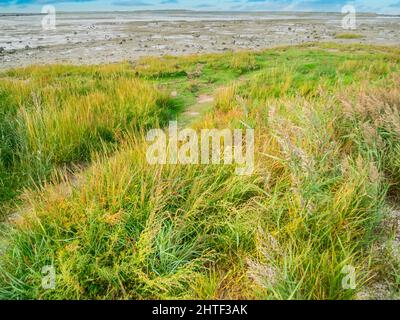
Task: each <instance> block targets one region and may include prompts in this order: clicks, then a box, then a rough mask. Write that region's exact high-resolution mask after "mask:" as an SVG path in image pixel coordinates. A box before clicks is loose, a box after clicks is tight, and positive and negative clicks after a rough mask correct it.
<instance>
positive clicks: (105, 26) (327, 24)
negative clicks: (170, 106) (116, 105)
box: [0, 11, 400, 69]
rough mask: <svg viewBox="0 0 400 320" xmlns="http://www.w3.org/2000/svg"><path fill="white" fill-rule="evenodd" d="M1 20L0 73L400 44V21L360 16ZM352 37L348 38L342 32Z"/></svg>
mask: <svg viewBox="0 0 400 320" xmlns="http://www.w3.org/2000/svg"><path fill="white" fill-rule="evenodd" d="M43 17H44V16H43V15H39V14H38V15H35V14H32V15H2V16H0V68H1V69H8V68H13V67H21V66H27V65H31V64H48V63H73V64H101V63H113V62H119V61H126V60H127V61H134V60H136V59H138V58H140V57H142V56H163V55H186V54H193V53H214V52H224V51H229V50H233V51H238V50H246V49H248V50H257V49H264V48H270V47H274V46H279V45H292V44H301V43H307V42H332V41H334V42H339V43H365V44H384V45H398V44H400V17H399V16H382V15H376V14H358V15H357V16H356V19H357V20H356V29H355V30H344V29H343V27H342V19H343V17H344V15H342V14H340V13H271V12H257V13H249V12H191V11H182V12H180V11H178V12H175V11H172V12H170V11H160V12H157V11H149V12H126V13H121V12H105V13H93V12H92V13H57V14H56V29H55V30H43V28H42V24H41V21H42V19H43ZM349 32H351V33H352V34H353V35H354V37H351V36H350V37H347V38H346V37H345V39H343V38H342V37H341V36H340V35H342V34H346V33H349Z"/></svg>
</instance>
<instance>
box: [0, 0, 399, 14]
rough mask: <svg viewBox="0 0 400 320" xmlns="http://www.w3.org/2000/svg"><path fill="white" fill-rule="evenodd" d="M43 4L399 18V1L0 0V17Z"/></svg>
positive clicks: (62, 7)
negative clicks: (347, 9) (352, 10)
mask: <svg viewBox="0 0 400 320" xmlns="http://www.w3.org/2000/svg"><path fill="white" fill-rule="evenodd" d="M45 4H52V5H54V6H55V7H56V9H57V10H58V11H100V10H118V11H122V10H155V9H191V10H260V11H341V8H342V7H343V6H344V5H345V4H353V5H354V6H355V7H356V9H357V10H358V11H367V12H377V13H388V14H400V0H352V1H351V0H350V1H349V0H347V1H346V0H218V1H216V0H0V13H7V12H40V10H41V7H42V6H43V5H45Z"/></svg>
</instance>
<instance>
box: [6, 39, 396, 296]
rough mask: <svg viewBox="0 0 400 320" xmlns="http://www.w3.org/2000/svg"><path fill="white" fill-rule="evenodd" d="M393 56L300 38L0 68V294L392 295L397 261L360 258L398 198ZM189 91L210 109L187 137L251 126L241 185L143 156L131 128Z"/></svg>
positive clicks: (187, 97)
mask: <svg viewBox="0 0 400 320" xmlns="http://www.w3.org/2000/svg"><path fill="white" fill-rule="evenodd" d="M338 49H339V50H338ZM399 53H400V51H399V49H397V48H385V47H373V46H361V45H351V46H350V45H343V46H339V45H333V44H320V45H316V44H313V45H306V46H299V47H283V48H277V49H271V50H267V51H260V52H241V53H226V54H222V55H202V56H188V57H163V58H144V59H142V60H140V61H138V62H137V63H136V64H134V65H129V64H119V65H112V66H97V67H74V66H52V67H32V68H28V69H19V70H11V71H8V72H6V73H3V74H2V75H1V78H0V96H1V100H0V133H1V134H2V137H5V138H4V139H2V140H1V143H0V150H1V154H0V155H1V162H0V164H1V166H0V169H1V174H0V179H1V180H0V181H1V183H0V188H1V193H0V194H2V195H5V196H3V198H2V199H0V200H1V201H2V203H3V206H4V207H5V208H6V207H7V208H10V211H12V212H16V213H17V215H16V216H15V215H14V219H13V222H12V223H4V224H3V226H2V229H3V234H4V235H3V241H2V242H3V243H4V245H3V253H2V256H1V257H0V297H1V298H3V299H17V298H28V299H171V298H180V299H182V298H192V299H193V298H194V299H355V298H357V296H359V295H360V294H362V293H363V292H364V291H365V290H368V288H370V287H371V286H372V285H373V284H374V283H375V282H377V281H378V282H379V281H385V282H386V283H388V284H389V290H390V293H391V294H392V295H394V296H395V295H396V293H397V292H398V290H399V282H398V279H399V275H400V270H399V266H398V263H397V262H396V260H395V257H394V255H393V254H392V253H391V252H386V254H387V258H385V261H382V259H381V258H378V257H377V255H376V252H374V249H373V248H374V246H375V245H376V244H378V243H380V241H383V240H382V239H383V238H382V236H381V235H380V234H379V232H378V231H377V230H379V228H378V226H379V225H380V223H382V221H385V215H386V212H387V211H388V205H387V199H388V197H389V196H390V197H391V198H392V199H393V198H394V199H396V198H397V195H398V191H399V187H400V184H399V182H400V176H399V175H400V162H399V161H398V159H399V155H400V148H399V147H398V145H399V138H400V130H399V128H400V119H399V116H398V110H399V108H400V92H399V90H398V87H399V84H400V70H399V67H400V59H399ZM171 92H174V94H173V95H171ZM201 94H208V95H210V94H213V95H214V97H215V100H214V103H213V105H212V108H211V110H210V111H208V112H207V113H206V114H205V115H202V116H200V117H199V118H198V119H197V121H194V122H192V123H191V125H192V127H193V128H195V129H199V130H200V129H202V128H227V127H228V128H245V127H248V126H250V127H252V128H254V129H255V133H256V135H255V150H256V156H255V158H256V167H255V172H254V174H253V175H251V176H237V175H235V173H234V168H233V167H231V166H216V165H207V166H203V165H198V166H197V165H196V166H193V165H192V166H185V165H164V166H151V165H149V164H148V163H147V162H146V146H147V144H146V142H145V141H144V134H145V132H146V129H148V128H152V127H157V126H163V125H164V124H165V123H166V121H167V120H168V119H175V118H176V117H177V116H178V115H179V114H180V113H181V112H183V111H184V110H186V109H188V110H195V109H196V108H197V107H196V106H197V97H198V96H199V95H201ZM200 107H201V106H200V105H199V108H200ZM207 109H208V107H207ZM66 168H67V169H66ZM393 232H394V231H393V230H392V231H391V233H390V232H385V237H386V238H390V237H391V235H392V236H393V235H394V234H393ZM390 239H392V238H390ZM45 265H53V266H54V268H55V270H56V288H55V289H54V290H44V289H42V287H41V279H42V276H43V275H42V274H41V270H42V267H43V266H45ZM347 265H351V266H353V267H354V268H355V270H356V276H357V277H356V282H357V287H356V289H354V290H353V289H344V288H343V287H342V279H343V276H344V275H343V274H342V269H343V267H345V266H347Z"/></svg>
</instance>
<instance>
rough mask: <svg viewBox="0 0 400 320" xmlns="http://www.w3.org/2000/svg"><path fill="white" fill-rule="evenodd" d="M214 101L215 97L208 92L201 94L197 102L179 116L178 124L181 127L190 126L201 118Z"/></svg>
mask: <svg viewBox="0 0 400 320" xmlns="http://www.w3.org/2000/svg"><path fill="white" fill-rule="evenodd" d="M213 103H214V97H213V96H212V95H208V94H201V95H199V96H198V97H197V101H196V103H195V104H193V105H190V106H188V107H187V108H186V110H185V111H184V112H182V114H181V115H180V116H179V118H178V125H179V127H181V128H186V127H189V126H190V125H191V124H193V123H194V122H196V121H197V120H199V119H200V118H201V117H202V116H203V115H204V114H205V113H206V112H207V111H208V110H210V109H211V108H212V106H213Z"/></svg>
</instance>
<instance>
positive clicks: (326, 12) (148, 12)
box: [0, 10, 400, 17]
mask: <svg viewBox="0 0 400 320" xmlns="http://www.w3.org/2000/svg"><path fill="white" fill-rule="evenodd" d="M74 13H76V14H107V13H108V14H129V13H132V14H151V13H155V14H169V13H170V14H179V13H183V14H184V13H188V14H223V13H227V14H232V15H241V14H256V15H263V14H271V15H287V14H296V15H313V14H326V15H329V14H342V13H341V12H340V11H248V10H247V11H246V10H238V11H235V10H211V11H208V10H113V11H110V10H99V11H57V14H74ZM41 15H46V13H41V12H14V13H13V12H11V13H1V12H0V17H7V16H8V17H10V16H11V17H13V16H17V17H18V16H41ZM358 15H360V16H365V17H368V16H371V17H400V14H381V13H375V12H359V13H358Z"/></svg>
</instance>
